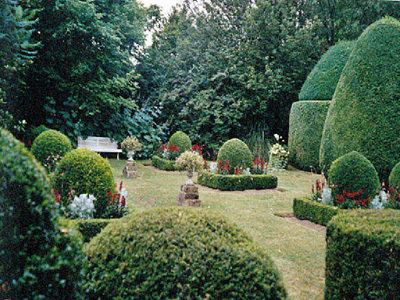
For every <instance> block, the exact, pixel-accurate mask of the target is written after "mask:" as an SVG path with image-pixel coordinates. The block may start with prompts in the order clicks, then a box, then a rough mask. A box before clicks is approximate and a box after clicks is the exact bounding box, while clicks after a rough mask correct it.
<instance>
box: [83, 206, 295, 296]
mask: <svg viewBox="0 0 400 300" xmlns="http://www.w3.org/2000/svg"><path fill="white" fill-rule="evenodd" d="M85 252H86V254H87V256H88V257H90V259H89V260H88V264H87V274H88V285H87V291H88V296H89V299H103V300H107V299H110V300H111V299H143V300H147V299H148V300H157V299H160V300H161V299H254V300H255V299H276V300H279V299H286V298H287V296H286V291H285V288H284V287H283V284H282V281H281V278H280V276H279V274H278V271H277V269H276V267H275V266H274V264H273V262H272V261H271V260H270V259H269V257H268V256H267V255H266V254H265V253H264V252H262V251H261V250H260V248H259V247H258V246H257V245H256V244H254V243H253V242H252V240H251V238H250V237H249V236H248V235H247V234H245V233H244V232H243V231H242V230H241V229H240V228H239V227H238V226H236V225H234V224H231V223H230V222H228V221H227V220H226V219H225V218H224V217H223V216H222V215H220V214H217V213H215V212H212V211H210V210H204V209H196V208H190V209H188V208H162V209H153V210H149V211H146V212H140V213H133V214H131V215H128V216H127V217H125V218H124V219H123V221H122V222H114V223H112V224H110V225H108V226H107V227H106V228H105V229H103V230H102V232H101V233H100V234H98V235H97V236H96V237H95V238H93V239H92V240H91V242H90V243H89V244H87V245H86V246H85Z"/></svg>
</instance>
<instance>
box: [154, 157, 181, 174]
mask: <svg viewBox="0 0 400 300" xmlns="http://www.w3.org/2000/svg"><path fill="white" fill-rule="evenodd" d="M151 162H152V164H153V166H154V167H156V168H157V169H160V170H164V171H175V166H174V165H175V161H172V160H168V159H163V158H161V157H159V156H157V155H154V156H153V157H152V160H151Z"/></svg>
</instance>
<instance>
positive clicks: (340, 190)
mask: <svg viewBox="0 0 400 300" xmlns="http://www.w3.org/2000/svg"><path fill="white" fill-rule="evenodd" d="M329 184H330V186H332V199H333V201H334V203H335V204H336V205H338V206H341V207H343V208H350V207H353V204H354V203H350V202H352V198H353V200H354V201H358V200H365V199H367V198H369V200H372V199H373V198H374V196H375V194H376V192H377V191H378V189H379V178H378V173H377V172H376V170H375V168H374V166H373V164H372V163H371V162H370V161H369V160H368V159H366V158H365V156H363V155H362V154H360V153H358V152H356V151H352V152H350V153H348V154H345V155H343V156H341V157H339V158H338V159H337V160H335V161H334V162H333V163H332V166H331V168H330V169H329ZM341 196H343V197H344V199H343V200H339V198H338V197H341ZM342 201H344V202H343V203H341V202H342ZM367 204H369V201H365V205H364V206H367ZM357 205H358V206H363V203H362V202H360V203H358V204H357Z"/></svg>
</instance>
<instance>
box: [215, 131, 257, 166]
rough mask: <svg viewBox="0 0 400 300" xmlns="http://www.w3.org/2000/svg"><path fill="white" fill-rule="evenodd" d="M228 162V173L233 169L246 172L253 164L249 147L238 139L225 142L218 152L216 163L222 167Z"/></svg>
mask: <svg viewBox="0 0 400 300" xmlns="http://www.w3.org/2000/svg"><path fill="white" fill-rule="evenodd" d="M226 161H228V164H229V168H230V171H229V172H230V173H231V174H233V173H234V171H235V169H237V168H241V169H242V170H246V169H247V168H250V167H251V164H252V163H253V160H252V156H251V152H250V149H249V147H247V145H246V144H245V143H244V142H242V141H241V140H239V139H236V138H235V139H231V140H229V141H226V142H225V143H224V144H223V145H222V147H221V148H220V149H219V151H218V157H217V163H218V164H221V163H222V165H224V164H225V163H226Z"/></svg>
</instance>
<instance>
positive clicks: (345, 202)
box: [334, 190, 370, 209]
mask: <svg viewBox="0 0 400 300" xmlns="http://www.w3.org/2000/svg"><path fill="white" fill-rule="evenodd" d="M362 194H363V191H362V190H359V191H358V192H353V193H349V192H347V191H346V190H343V192H342V194H340V195H336V197H335V199H334V204H335V206H338V207H339V208H344V209H349V208H368V207H369V204H370V199H369V197H367V198H363V197H362Z"/></svg>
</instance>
